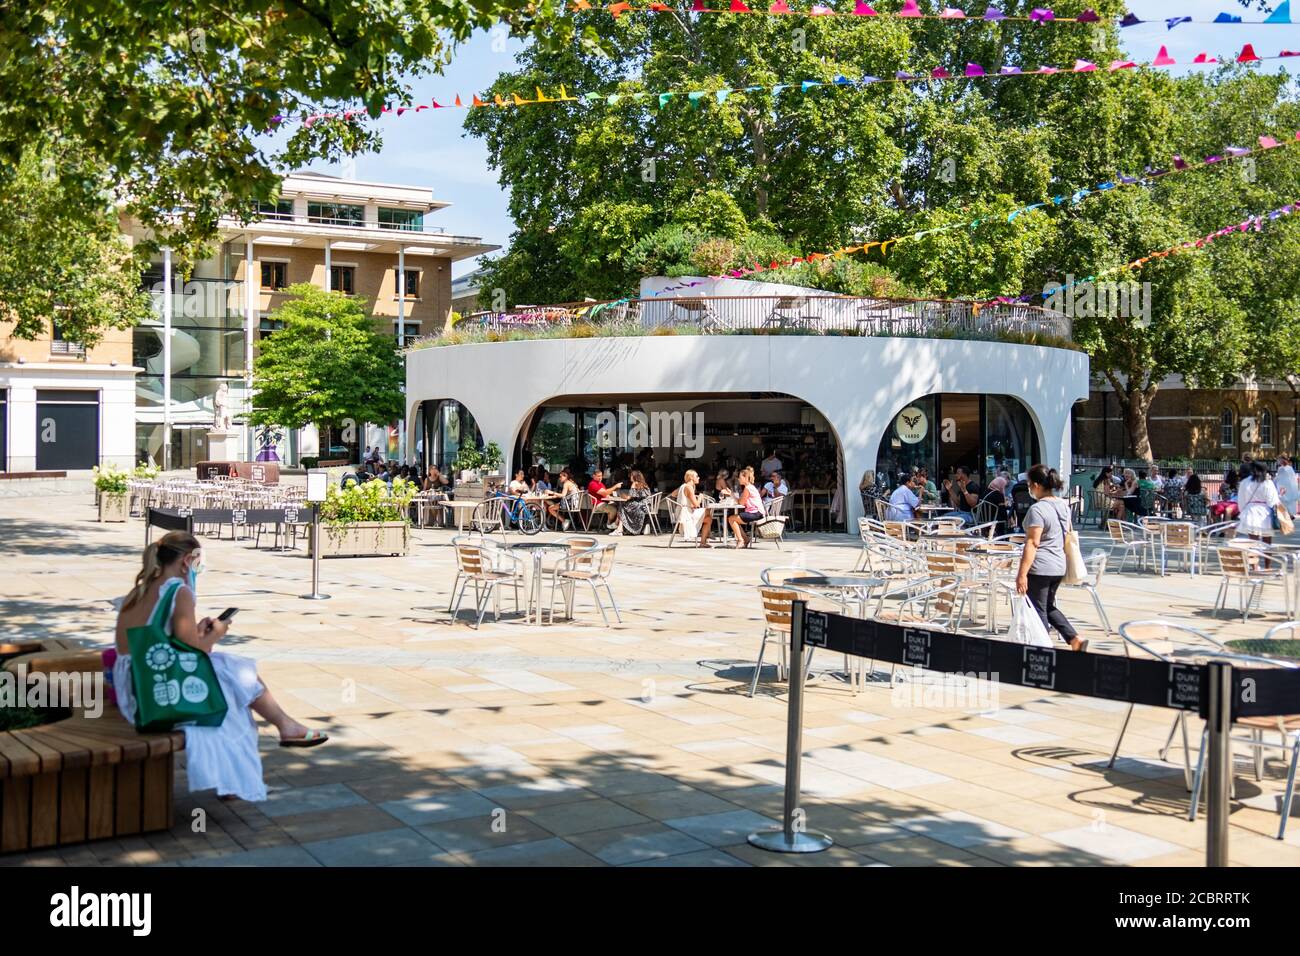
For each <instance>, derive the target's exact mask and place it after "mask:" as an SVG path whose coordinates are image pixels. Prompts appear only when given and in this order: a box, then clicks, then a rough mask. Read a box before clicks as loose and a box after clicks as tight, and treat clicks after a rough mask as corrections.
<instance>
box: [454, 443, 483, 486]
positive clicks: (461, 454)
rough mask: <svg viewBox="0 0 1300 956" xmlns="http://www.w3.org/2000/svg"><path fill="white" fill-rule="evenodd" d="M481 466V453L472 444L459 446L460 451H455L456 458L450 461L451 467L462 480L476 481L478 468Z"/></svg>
mask: <svg viewBox="0 0 1300 956" xmlns="http://www.w3.org/2000/svg"><path fill="white" fill-rule="evenodd" d="M482 467H483V453H482V452H481V451H479V450H478V449H477V448H475V447H474V446H473V445H463V446H461V449H460V451H458V452H456V460H455V461H454V462H452V468H453V469H454V470H455V472H456V474H457V475H459V480H460V481H462V482H473V481H478V480H479V473H478V470H479V469H480V468H482Z"/></svg>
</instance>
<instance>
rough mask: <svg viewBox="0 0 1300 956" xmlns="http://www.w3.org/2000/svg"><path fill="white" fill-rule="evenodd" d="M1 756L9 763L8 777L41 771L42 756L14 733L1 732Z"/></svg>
mask: <svg viewBox="0 0 1300 956" xmlns="http://www.w3.org/2000/svg"><path fill="white" fill-rule="evenodd" d="M0 757H4V758H5V760H6V761H7V763H8V770H7V771H5V775H6V776H7V777H26V776H30V775H31V774H34V773H40V772H41V757H40V754H38V753H36V752H35V751H34V750H32V749H31V748H30V747H28V746H27V745H26V744H24V743H23V739H22V738H21V737H18V736H15V735H14V734H12V733H2V734H0Z"/></svg>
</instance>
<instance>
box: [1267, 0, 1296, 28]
mask: <svg viewBox="0 0 1300 956" xmlns="http://www.w3.org/2000/svg"><path fill="white" fill-rule="evenodd" d="M1264 22H1265V23H1290V22H1291V0H1282V2H1281V3H1279V4H1278V5H1277V9H1276V10H1274V11H1273V12H1272V13H1270V14H1269V15H1268V18H1267V19H1266V20H1265V21H1264Z"/></svg>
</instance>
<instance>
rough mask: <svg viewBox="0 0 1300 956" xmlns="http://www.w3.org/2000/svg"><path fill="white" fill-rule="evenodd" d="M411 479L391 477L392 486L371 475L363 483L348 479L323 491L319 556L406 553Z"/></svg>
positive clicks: (408, 537) (412, 487) (412, 495)
mask: <svg viewBox="0 0 1300 956" xmlns="http://www.w3.org/2000/svg"><path fill="white" fill-rule="evenodd" d="M416 491H417V488H416V485H415V483H414V482H411V481H406V480H405V479H402V478H396V479H394V480H393V484H392V488H391V489H390V488H389V486H388V484H387V483H386V482H384V481H380V480H379V479H378V478H374V479H372V480H370V481H367V482H366V483H365V484H357V483H356V482H355V481H349V482H348V483H347V486H346V487H343V488H340V487H338V486H337V485H331V486H330V487H329V489H328V490H327V491H326V492H325V501H324V502H323V503H322V504H321V510H320V516H321V522H322V523H323V524H324V528H323V532H324V533H323V534H322V535H321V539H320V549H321V551H320V553H321V557H322V558H341V557H360V556H366V555H390V554H398V555H404V554H406V551H407V547H408V545H409V543H410V536H411V534H410V532H411V524H410V505H411V499H412V498H414V497H415V493H416Z"/></svg>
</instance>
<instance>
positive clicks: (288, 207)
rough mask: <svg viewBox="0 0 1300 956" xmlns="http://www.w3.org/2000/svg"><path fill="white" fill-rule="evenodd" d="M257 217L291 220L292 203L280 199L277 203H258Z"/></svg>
mask: <svg viewBox="0 0 1300 956" xmlns="http://www.w3.org/2000/svg"><path fill="white" fill-rule="evenodd" d="M257 215H258V216H259V217H260V218H262V219H292V218H293V201H292V200H289V199H281V200H279V201H277V202H259V203H258V204H257Z"/></svg>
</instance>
